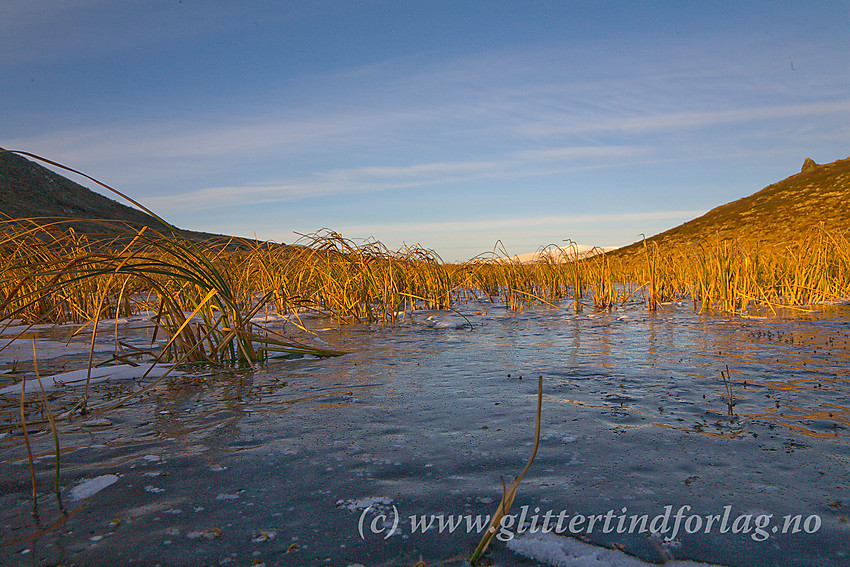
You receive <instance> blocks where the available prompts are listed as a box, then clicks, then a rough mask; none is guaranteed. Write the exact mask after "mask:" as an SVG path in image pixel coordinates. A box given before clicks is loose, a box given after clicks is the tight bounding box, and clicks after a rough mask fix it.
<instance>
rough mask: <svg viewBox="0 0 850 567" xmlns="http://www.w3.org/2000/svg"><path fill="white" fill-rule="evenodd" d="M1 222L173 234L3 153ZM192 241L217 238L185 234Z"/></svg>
mask: <svg viewBox="0 0 850 567" xmlns="http://www.w3.org/2000/svg"><path fill="white" fill-rule="evenodd" d="M0 213H2V214H0V220H3V219H5V218H7V217H5V216H4V215H8V217H10V218H13V219H22V218H33V217H55V218H70V219H73V221H72V222H70V223H68V225H65V226H72V227H73V228H74V230H76V231H77V232H82V233H87V234H107V235H109V234H116V233H118V232H121V229H120V227H117V226H109V225H105V224H102V223H96V222H86V220H87V219H91V220H94V219H102V220H110V221H121V222H123V223H129V224H131V225H134V226H136V227H140V226H142V225H144V226H149V227H151V228H154V229H156V230H158V231H164V232H170V231H171V229H170V227H168V226H166V225H165V224H163V223H161V222H160V221H159V220H157V219H155V218H153V217H151V216H150V215H148V214H147V213H145V212H143V211H140V210H138V209H134V208H132V207H128V206H126V205H122V204H121V203H119V202H117V201H114V200H112V199H110V198H108V197H104V196H103V195H100V194H99V193H95V192H94V191H91V190H90V189H88V188H86V187H83V186H82V185H80V184H79V183H75V182H73V181H71V180H70V179H68V178H67V177H63V176H62V175H59V174H58V173H55V172H53V171H51V170H49V169H47V168H46V167H42V166H41V165H39V164H37V163H35V162H33V161H30V160H28V159H26V158H24V157H22V156H19V155H17V154H13V153H9V152H2V153H0ZM181 232H182V233H183V234H184V235H186V236H189V237H191V238H193V239H194V238H209V237H214V236H217V235H211V234H207V233H199V232H192V231H181Z"/></svg>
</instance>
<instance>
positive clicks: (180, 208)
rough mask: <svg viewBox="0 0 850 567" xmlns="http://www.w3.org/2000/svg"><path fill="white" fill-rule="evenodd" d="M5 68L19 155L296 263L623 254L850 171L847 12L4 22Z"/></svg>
mask: <svg viewBox="0 0 850 567" xmlns="http://www.w3.org/2000/svg"><path fill="white" fill-rule="evenodd" d="M0 53H2V55H3V56H2V57H0V76H2V81H0V147H4V148H6V149H18V150H24V151H29V152H32V153H35V154H38V155H41V156H44V157H46V158H49V159H52V160H55V161H58V162H60V163H63V164H64V165H67V166H69V167H72V168H74V169H78V170H81V171H83V172H85V173H86V174H88V175H91V176H93V177H95V178H97V179H98V180H100V181H102V182H104V183H106V184H108V185H111V186H112V187H115V188H116V189H118V190H120V191H122V192H124V193H126V194H128V195H130V196H132V197H133V198H134V199H136V200H137V201H139V202H141V203H143V204H144V205H145V206H147V207H149V208H151V209H153V210H154V211H156V212H157V213H158V214H159V215H160V216H162V217H163V218H165V219H167V220H169V221H170V222H172V223H173V224H175V225H177V226H180V227H182V228H188V229H194V230H203V231H207V232H215V233H223V234H232V235H238V236H246V237H252V238H253V237H257V238H260V239H263V240H274V241H277V242H287V243H291V242H294V241H296V240H298V239H299V238H300V237H299V235H300V234H310V233H314V232H316V231H319V230H322V229H330V230H334V231H336V232H338V233H341V234H342V235H343V236H345V237H347V238H351V239H354V240H355V241H361V240H363V239H368V238H375V239H377V240H379V241H381V242H382V243H384V244H385V245H386V246H387V247H389V248H390V249H393V250H395V249H398V248H400V247H401V246H403V245H410V246H412V245H415V244H419V245H421V246H423V247H425V248H428V249H432V250H434V251H436V252H437V253H438V254H439V255H440V256H441V257H442V259H443V260H445V261H462V260H466V259H469V258H471V257H473V256H475V255H477V254H480V253H485V252H488V251H492V250H493V249H494V248H495V247H496V246H497V243H500V245H499V246H500V247H501V246H504V248H505V250H507V251H508V252H509V253H510V254H523V253H528V252H533V251H534V250H536V249H537V248H539V247H541V246H546V245H549V244H559V245H563V244H564V243H565V241H574V242H577V243H581V244H587V245H598V246H619V245H625V244H630V243H631V242H634V241H635V240H636V239H638V238H640V235H641V234H645V235H647V236H650V235H652V234H656V233H658V232H661V231H663V230H666V229H668V228H671V227H673V226H676V225H678V224H680V223H682V222H684V221H687V220H690V219H692V218H695V217H697V216H699V215H701V214H703V213H705V212H707V211H708V210H710V209H712V208H714V207H716V206H719V205H721V204H724V203H727V202H729V201H732V200H735V199H739V198H741V197H744V196H746V195H749V194H752V193H754V192H756V191H758V190H759V189H761V188H763V187H765V186H767V185H769V184H771V183H774V182H776V181H779V180H781V179H784V178H785V177H787V176H789V175H792V174H794V173H797V172H799V170H800V167H801V166H802V164H803V160H804V159H805V158H806V157H811V158H813V159H814V160H815V161H816V162H818V163H827V162H831V161H834V160H837V159H843V158H846V157H848V156H850V2H847V1H846V0H844V1H836V2H818V1H809V2H805V3H804V2H799V0H797V1H795V2H782V1H770V2H757V1H747V2H739V1H735V2H696V1H687V0H677V1H674V2H662V1H659V2H602V1H600V2H591V1H572V2H568V1H563V2H535V1H527V2H525V1H523V2H516V1H512V2H500V1H489V2H483V1H466V2H464V1H462V0H454V1H448V2H443V1H440V0H433V1H422V2H407V1H402V0H397V1H386V2H383V1H382V2H375V1H369V0H363V1H348V2H342V1H323V0H311V1H295V0H293V1H286V2H251V1H242V2H223V1H218V2H204V1H193V0H182V1H179V0H173V1H157V0H144V1H138V2H137V1H133V0H108V1H101V0H65V1H63V2H55V1H53V0H51V1H46V0H3V2H2V3H0ZM69 177H72V178H73V176H71V175H69ZM75 180H76V181H79V182H83V181H84V180H82V179H77V178H75ZM83 184H84V185H86V186H89V187H91V188H92V189H95V190H97V191H98V192H101V193H103V192H104V191H103V190H101V189H99V188H97V187H96V186H94V185H92V184H91V183H88V182H83Z"/></svg>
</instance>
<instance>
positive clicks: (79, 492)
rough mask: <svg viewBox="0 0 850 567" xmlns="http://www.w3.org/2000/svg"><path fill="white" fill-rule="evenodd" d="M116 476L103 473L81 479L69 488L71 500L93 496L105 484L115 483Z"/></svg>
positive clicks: (104, 486) (105, 485)
mask: <svg viewBox="0 0 850 567" xmlns="http://www.w3.org/2000/svg"><path fill="white" fill-rule="evenodd" d="M117 480H118V477H117V476H116V475H114V474H104V475H100V476H96V477H94V478H87V479H83V480H82V481H81V482H80V483H79V484H77V486H75V487H74V488H72V489H71V500H85V499H86V498H89V497H91V496H94V495H95V494H97V493H98V492H100V491H101V490H103V489H104V488H106V487H107V486H111V485H113V484H115V482H116V481H117Z"/></svg>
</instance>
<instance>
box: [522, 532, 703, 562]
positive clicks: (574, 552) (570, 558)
mask: <svg viewBox="0 0 850 567" xmlns="http://www.w3.org/2000/svg"><path fill="white" fill-rule="evenodd" d="M507 547H508V549H510V550H511V551H513V552H514V553H516V554H518V555H522V556H524V557H528V558H530V559H534V560H535V561H541V562H543V563H544V564H546V565H551V566H552V567H649V566H652V565H654V564H653V563H647V562H645V561H641V560H640V559H638V558H636V557H632V556H631V555H627V554H625V553H623V552H622V551H617V550H615V549H607V548H605V547H599V546H596V545H590V544H588V543H583V542H581V541H579V540H577V539H574V538H570V537H563V536H559V535H556V534H553V533H548V534H544V533H535V534H527V535H522V536H518V537H516V538H514V539H512V540H511V541H509V542H508V543H507ZM664 565H665V566H666V567H708V566H710V565H712V564H710V563H698V562H695V561H668V562H667V563H665V564H664ZM714 567H717V566H714Z"/></svg>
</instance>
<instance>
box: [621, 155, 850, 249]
mask: <svg viewBox="0 0 850 567" xmlns="http://www.w3.org/2000/svg"><path fill="white" fill-rule="evenodd" d="M820 223H823V226H824V228H826V229H827V230H841V231H843V230H847V229H848V228H850V158H846V159H842V160H838V161H834V162H832V163H828V164H823V165H818V164H816V163H815V162H814V161H813V160H812V159H811V158H806V160H805V162H804V163H803V168H802V171H801V172H800V173H798V174H796V175H792V176H791V177H788V178H787V179H784V180H782V181H779V182H777V183H774V184H773V185H768V186H767V187H765V188H764V189H762V190H761V191H758V192H757V193H754V194H752V195H750V196H749V197H744V198H742V199H738V200H737V201H732V202H731V203H727V204H725V205H721V206H719V207H717V208H714V209H712V210H710V211H709V212H707V213H706V214H704V215H703V216H701V217H698V218H696V219H694V220H691V221H688V222H686V223H684V224H681V225H679V226H677V227H675V228H671V229H670V230H667V231H665V232H662V233H661V234H657V235H655V236H653V237H651V238H647V242H655V243H656V244H658V247H659V250H660V251H662V252H663V251H664V250H666V249H671V248H675V247H679V246H683V245H687V244H689V243H691V244H695V243H696V242H698V241H699V240H701V239H709V238H715V237H716V236H719V237H720V238H739V239H742V240H747V241H749V242H753V243H760V244H764V245H786V244H789V243H791V242H794V241H797V240H800V239H801V238H803V237H805V236H806V235H807V234H808V233H809V231H811V229H812V228H813V227H816V226H818V225H819V224H820ZM642 250H643V243H642V242H636V243H635V244H631V245H629V246H625V247H623V248H620V249H618V250H616V251H615V252H613V253H612V255H614V256H630V255H632V254H634V253H636V252H638V251H641V252H642Z"/></svg>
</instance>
